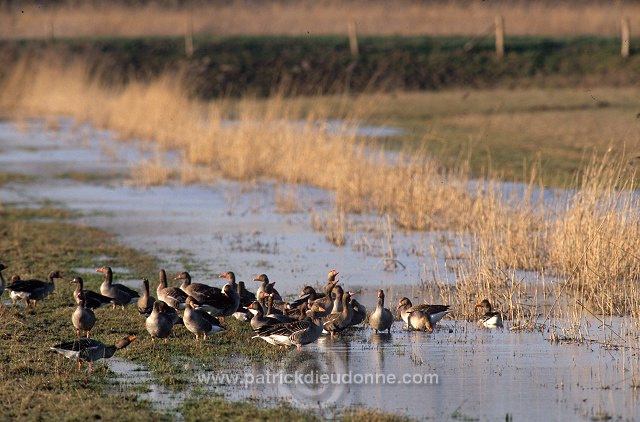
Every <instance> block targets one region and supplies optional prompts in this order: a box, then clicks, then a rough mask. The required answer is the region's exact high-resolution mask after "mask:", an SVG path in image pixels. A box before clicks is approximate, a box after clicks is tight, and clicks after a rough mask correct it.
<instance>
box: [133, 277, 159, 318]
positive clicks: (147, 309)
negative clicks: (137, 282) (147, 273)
mask: <svg viewBox="0 0 640 422" xmlns="http://www.w3.org/2000/svg"><path fill="white" fill-rule="evenodd" d="M142 286H143V289H142V296H140V297H139V298H138V303H137V307H138V312H139V313H140V315H144V317H145V318H148V317H149V315H151V312H153V304H154V303H155V301H156V298H155V297H153V296H151V295H150V294H149V280H147V279H146V278H143V279H142Z"/></svg>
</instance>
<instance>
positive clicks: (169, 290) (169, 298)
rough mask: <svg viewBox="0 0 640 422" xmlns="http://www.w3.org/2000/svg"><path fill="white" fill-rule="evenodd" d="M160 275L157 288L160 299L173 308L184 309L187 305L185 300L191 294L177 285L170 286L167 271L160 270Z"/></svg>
mask: <svg viewBox="0 0 640 422" xmlns="http://www.w3.org/2000/svg"><path fill="white" fill-rule="evenodd" d="M158 277H159V281H158V288H157V289H156V294H157V297H158V300H161V301H163V302H164V303H166V304H167V305H169V306H171V307H172V308H173V309H177V310H180V311H181V310H183V309H184V308H185V307H186V306H187V304H186V303H185V301H186V300H187V296H189V295H188V294H186V293H185V292H184V291H182V290H181V289H178V288H177V287H169V286H168V285H167V273H166V272H165V270H160V273H159V274H158Z"/></svg>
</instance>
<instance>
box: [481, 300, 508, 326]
mask: <svg viewBox="0 0 640 422" xmlns="http://www.w3.org/2000/svg"><path fill="white" fill-rule="evenodd" d="M476 308H482V309H483V310H484V314H483V315H482V317H481V318H480V320H479V321H478V324H480V325H482V326H484V327H487V328H494V327H498V328H501V327H502V313H501V312H500V311H494V310H493V308H492V306H491V302H489V300H488V299H484V300H483V301H482V302H480V303H478V304H477V305H476Z"/></svg>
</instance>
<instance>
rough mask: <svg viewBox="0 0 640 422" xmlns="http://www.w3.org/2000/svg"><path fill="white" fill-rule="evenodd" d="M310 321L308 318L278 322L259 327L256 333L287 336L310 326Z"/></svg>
mask: <svg viewBox="0 0 640 422" xmlns="http://www.w3.org/2000/svg"><path fill="white" fill-rule="evenodd" d="M311 325H312V322H311V321H309V320H304V321H295V322H288V323H280V324H275V325H269V326H266V327H262V328H259V329H258V330H257V331H256V334H258V335H259V336H274V335H275V336H286V337H289V336H291V335H293V334H295V333H297V332H300V331H305V330H308V329H310V328H311Z"/></svg>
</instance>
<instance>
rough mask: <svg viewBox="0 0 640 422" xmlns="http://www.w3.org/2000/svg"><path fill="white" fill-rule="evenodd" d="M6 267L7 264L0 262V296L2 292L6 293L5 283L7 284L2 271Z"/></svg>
mask: <svg viewBox="0 0 640 422" xmlns="http://www.w3.org/2000/svg"><path fill="white" fill-rule="evenodd" d="M6 269H7V266H6V265H4V264H0V296H2V293H4V288H5V285H6V284H7V283H6V282H5V281H4V276H3V275H2V271H3V270H6Z"/></svg>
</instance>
